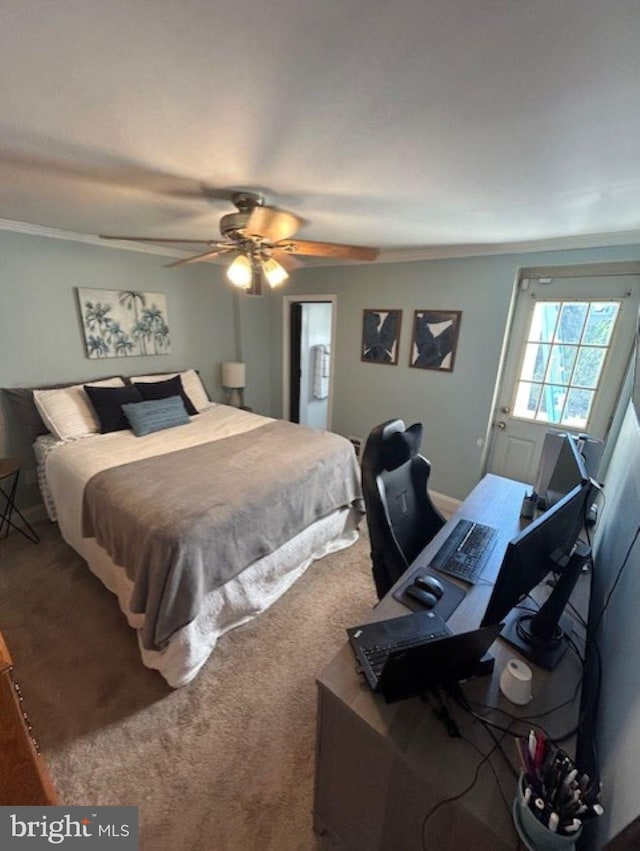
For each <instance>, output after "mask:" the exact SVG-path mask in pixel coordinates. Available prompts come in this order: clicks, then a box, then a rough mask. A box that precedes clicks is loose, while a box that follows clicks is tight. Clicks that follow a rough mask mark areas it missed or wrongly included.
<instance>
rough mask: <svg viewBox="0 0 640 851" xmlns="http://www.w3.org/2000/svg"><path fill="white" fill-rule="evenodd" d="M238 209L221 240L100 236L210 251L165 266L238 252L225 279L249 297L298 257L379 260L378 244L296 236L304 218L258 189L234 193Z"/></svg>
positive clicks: (281, 277)
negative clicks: (273, 202)
mask: <svg viewBox="0 0 640 851" xmlns="http://www.w3.org/2000/svg"><path fill="white" fill-rule="evenodd" d="M231 200H232V202H233V203H234V204H235V206H236V208H237V212H233V213H227V214H226V215H224V216H222V218H221V219H220V233H221V234H222V239H221V240H216V239H180V238H178V239H168V238H166V237H162V238H160V239H154V238H153V237H148V236H111V235H104V234H102V235H101V238H102V239H123V240H129V241H131V242H149V243H154V242H155V243H159V242H171V243H180V242H182V243H189V244H191V243H193V244H202V245H206V246H207V250H206V251H204V252H202V253H201V254H194V255H193V256H192V257H185V258H184V259H183V260H177V261H176V262H175V263H167V267H172V266H182V265H184V264H186V263H199V262H201V261H203V260H210V259H211V258H213V257H218V256H220V255H223V254H230V255H231V254H235V259H234V260H233V262H232V263H231V264H230V265H229V267H228V268H227V277H228V279H229V280H230V281H231V283H232V284H234V285H235V286H236V287H239V288H240V289H243V290H245V291H246V293H247V294H248V295H261V293H262V282H263V279H265V280H266V281H267V283H268V284H269V286H270V287H272V288H273V287H277V286H279V285H280V284H282V283H283V281H285V280H286V279H287V278H288V277H289V272H290V271H292V270H293V269H296V268H298V267H299V266H300V265H301V263H300V261H299V260H297V259H296V255H302V256H305V255H307V256H313V257H333V258H341V259H345V260H375V259H376V257H377V256H378V254H379V253H380V251H379V249H378V248H367V247H365V246H362V245H341V244H339V243H335V242H309V241H308V240H301V239H293V238H292V237H293V234H294V233H295V232H296V231H297V230H299V228H300V227H302V225H303V224H305V222H304V219H301V218H300V217H299V216H296V215H295V213H291V212H289V211H288V210H281V209H279V208H278V207H270V206H268V205H267V204H265V203H264V198H263V197H262V195H259V194H257V193H255V192H234V193H233V194H232V196H231Z"/></svg>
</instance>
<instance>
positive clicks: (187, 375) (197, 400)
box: [129, 369, 211, 412]
mask: <svg viewBox="0 0 640 851" xmlns="http://www.w3.org/2000/svg"><path fill="white" fill-rule="evenodd" d="M176 375H179V376H180V381H182V387H183V389H184V392H185V393H186V394H187V396H188V397H189V398H190V399H191V401H192V402H193V407H194V408H195V409H196V411H198V412H199V411H204V410H205V408H208V407H209V406H210V405H211V402H210V401H209V397H208V396H207V391H206V390H205V389H204V386H203V384H202V379H201V378H200V376H199V375H198V373H197V372H196V371H195V369H186V370H185V371H184V372H165V373H163V374H162V375H132V376H130V378H129V381H134V382H135V381H139V382H140V383H141V384H149V383H151V382H154V381H166V380H167V379H168V378H174V376H176Z"/></svg>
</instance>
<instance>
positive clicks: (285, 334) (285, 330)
mask: <svg viewBox="0 0 640 851" xmlns="http://www.w3.org/2000/svg"><path fill="white" fill-rule="evenodd" d="M296 302H330V303H331V371H330V373H329V395H328V398H327V430H328V431H330V430H331V424H332V422H333V375H334V364H335V342H336V315H337V312H338V296H337V295H335V294H325V293H316V294H315V295H285V296H283V297H282V418H283V419H284V420H288V419H289V416H290V414H291V406H290V404H289V382H290V380H291V370H290V367H289V364H290V361H291V357H290V352H289V349H290V347H291V334H290V330H289V327H290V326H289V314H290V312H291V305H292V304H295V303H296Z"/></svg>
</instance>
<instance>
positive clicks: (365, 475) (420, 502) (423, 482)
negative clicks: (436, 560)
mask: <svg viewBox="0 0 640 851" xmlns="http://www.w3.org/2000/svg"><path fill="white" fill-rule="evenodd" d="M421 442H422V423H415V424H414V425H412V426H409V428H407V429H405V425H404V422H403V421H402V420H388V421H387V422H386V423H382V424H381V425H379V426H376V427H375V428H374V429H373V431H372V432H371V434H370V435H369V437H368V438H367V442H366V444H365V447H364V452H363V454H362V490H363V493H364V502H365V508H366V512H367V525H368V527H369V538H370V540H371V562H372V568H373V578H374V581H375V585H376V592H377V594H378V599H382V597H384V595H385V594H386V593H387V591H388V590H389V589H390V588H391V586H392V585H393V584H394V583H395V582H396V581H397V580H398V578H399V577H400V576H401V575H402V574H403V573H404V572H405V570H406V569H407V567H408V566H409V565H410V564H411V562H412V561H413V560H414V559H415V558H416V557H417V556H418V555H419V554H420V552H421V551H422V550H423V549H424V547H426V545H427V544H428V543H429V541H430V540H431V539H432V538H433V537H434V535H435V534H436V533H437V532H438V531H439V530H440V529H441V528H442V527H443V526H444V524H445V518H444V517H443V516H442V514H441V513H440V511H438V509H437V508H436V507H435V505H434V504H433V502H432V501H431V498H430V496H429V492H428V490H427V481H428V479H429V473H430V472H431V464H430V463H429V461H427V459H426V458H424V457H423V456H422V455H419V454H418V452H419V449H420V444H421Z"/></svg>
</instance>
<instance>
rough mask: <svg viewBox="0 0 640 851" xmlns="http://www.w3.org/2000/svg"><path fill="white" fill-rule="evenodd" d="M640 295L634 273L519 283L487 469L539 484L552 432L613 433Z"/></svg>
mask: <svg viewBox="0 0 640 851" xmlns="http://www.w3.org/2000/svg"><path fill="white" fill-rule="evenodd" d="M543 280H545V279H543ZM546 280H547V281H549V279H546ZM639 295H640V277H638V276H630V275H625V276H623V275H620V276H607V277H585V278H556V279H553V280H551V281H550V282H548V283H540V282H539V281H537V280H535V279H531V280H529V281H527V280H525V281H523V282H521V283H520V286H519V290H518V295H517V300H516V306H515V312H514V318H513V324H512V327H511V332H510V335H509V341H508V343H507V353H506V358H505V366H504V369H503V374H502V381H501V385H500V388H499V390H498V394H497V404H496V409H495V411H494V416H493V428H492V434H491V445H490V447H489V453H488V469H487V471H488V472H491V473H496V474H498V475H501V476H506V477H507V478H511V479H518V480H520V481H524V482H530V483H533V482H535V480H536V475H537V470H538V465H539V461H540V453H541V450H542V443H543V440H544V435H545V434H546V432H547V431H548V430H550V429H553V430H558V431H567V432H570V433H574V434H581V433H586V434H589V435H591V436H593V437H596V438H600V439H605V438H606V436H607V433H608V430H609V427H610V425H611V420H612V417H613V413H614V410H615V406H616V403H617V400H618V395H619V392H620V387H621V384H622V381H623V378H624V375H625V370H626V367H627V364H628V362H629V357H630V352H631V350H632V346H633V341H634V339H635V334H636V325H637V317H638V300H639Z"/></svg>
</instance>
